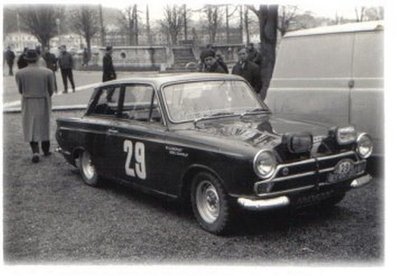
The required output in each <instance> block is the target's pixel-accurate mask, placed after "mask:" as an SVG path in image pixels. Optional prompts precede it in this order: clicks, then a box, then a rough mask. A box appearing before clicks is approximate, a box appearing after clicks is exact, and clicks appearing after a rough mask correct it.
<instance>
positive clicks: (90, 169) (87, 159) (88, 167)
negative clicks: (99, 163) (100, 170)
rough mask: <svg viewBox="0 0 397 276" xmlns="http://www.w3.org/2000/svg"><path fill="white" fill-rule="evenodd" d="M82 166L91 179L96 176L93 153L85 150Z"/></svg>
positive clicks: (85, 174)
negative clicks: (92, 158) (92, 159)
mask: <svg viewBox="0 0 397 276" xmlns="http://www.w3.org/2000/svg"><path fill="white" fill-rule="evenodd" d="M81 167H82V169H83V173H84V176H85V177H86V178H87V179H89V180H91V179H92V178H94V177H95V173H96V172H95V166H94V165H93V164H92V161H91V155H90V154H89V153H88V152H86V151H85V152H83V155H82V158H81Z"/></svg>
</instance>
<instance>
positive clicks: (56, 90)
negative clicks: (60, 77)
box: [52, 71, 58, 92]
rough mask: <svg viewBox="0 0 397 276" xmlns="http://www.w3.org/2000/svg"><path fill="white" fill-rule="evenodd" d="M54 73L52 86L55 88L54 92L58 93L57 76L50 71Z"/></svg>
mask: <svg viewBox="0 0 397 276" xmlns="http://www.w3.org/2000/svg"><path fill="white" fill-rule="evenodd" d="M52 72H53V73H54V86H55V92H58V85H57V76H56V74H55V71H52Z"/></svg>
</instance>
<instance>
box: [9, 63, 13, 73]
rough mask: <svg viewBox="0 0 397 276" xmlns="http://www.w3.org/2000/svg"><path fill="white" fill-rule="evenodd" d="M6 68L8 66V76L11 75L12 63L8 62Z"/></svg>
mask: <svg viewBox="0 0 397 276" xmlns="http://www.w3.org/2000/svg"><path fill="white" fill-rule="evenodd" d="M8 68H9V71H8V74H9V75H10V76H12V75H13V73H12V64H10V63H9V64H8Z"/></svg>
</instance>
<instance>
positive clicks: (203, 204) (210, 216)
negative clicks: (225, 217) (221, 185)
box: [196, 180, 220, 223]
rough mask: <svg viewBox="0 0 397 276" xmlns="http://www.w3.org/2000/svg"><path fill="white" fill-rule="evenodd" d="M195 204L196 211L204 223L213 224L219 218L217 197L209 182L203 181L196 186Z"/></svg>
mask: <svg viewBox="0 0 397 276" xmlns="http://www.w3.org/2000/svg"><path fill="white" fill-rule="evenodd" d="M196 204H197V210H198V212H199V213H200V216H201V218H202V219H203V220H204V221H205V222H207V223H213V222H215V221H216V219H217V218H218V217H219V210H220V205H219V196H218V192H217V191H216V189H215V187H214V185H212V183H211V182H210V181H207V180H204V181H202V182H200V183H199V184H198V185H197V190H196Z"/></svg>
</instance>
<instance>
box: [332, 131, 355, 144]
mask: <svg viewBox="0 0 397 276" xmlns="http://www.w3.org/2000/svg"><path fill="white" fill-rule="evenodd" d="M356 139H357V131H356V129H355V128H354V126H347V127H338V128H337V129H336V142H337V143H338V144H339V145H348V144H351V143H354V141H356Z"/></svg>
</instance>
